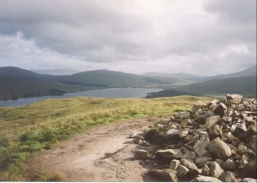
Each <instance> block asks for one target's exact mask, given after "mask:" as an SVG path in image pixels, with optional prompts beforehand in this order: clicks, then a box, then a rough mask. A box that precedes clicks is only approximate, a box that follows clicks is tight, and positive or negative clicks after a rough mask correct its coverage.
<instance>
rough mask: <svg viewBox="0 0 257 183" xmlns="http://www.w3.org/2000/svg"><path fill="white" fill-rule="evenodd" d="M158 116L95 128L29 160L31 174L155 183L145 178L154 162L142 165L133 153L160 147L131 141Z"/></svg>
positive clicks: (156, 166)
mask: <svg viewBox="0 0 257 183" xmlns="http://www.w3.org/2000/svg"><path fill="white" fill-rule="evenodd" d="M156 119H157V117H151V118H142V119H133V120H127V121H122V122H119V123H113V124H107V125H102V126H98V127H94V128H92V129H90V130H88V131H87V132H86V133H83V134H79V135H75V136H73V137H72V138H71V139H69V140H65V141H63V142H61V143H59V144H58V145H57V146H55V147H54V148H52V149H49V150H46V151H44V152H43V153H41V154H40V155H38V156H37V157H35V158H33V159H32V160H31V161H30V165H29V167H30V172H32V173H36V172H37V171H38V170H40V169H45V170H50V171H60V172H62V173H63V174H64V175H65V176H66V177H67V181H83V182H89V181H94V182H95V181H108V182H115V181H129V182H136V181H154V180H151V178H150V177H146V176H143V174H144V172H146V171H147V170H149V169H151V168H158V165H156V164H155V165H154V162H153V161H152V162H149V163H148V164H145V165H141V164H140V161H139V160H134V159H133V157H134V154H133V150H135V149H145V150H147V151H148V152H149V151H150V152H151V151H154V150H155V149H156V148H157V147H156V146H154V145H151V146H140V145H138V144H135V143H134V141H133V139H131V138H128V136H129V134H130V133H131V132H136V133H138V134H140V133H141V134H142V133H143V131H142V130H143V129H147V128H148V126H149V125H152V124H154V123H155V121H156Z"/></svg>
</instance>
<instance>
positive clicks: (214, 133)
mask: <svg viewBox="0 0 257 183" xmlns="http://www.w3.org/2000/svg"><path fill="white" fill-rule="evenodd" d="M208 132H209V135H210V137H221V136H222V127H220V126H219V125H213V126H211V127H210V128H209V130H208Z"/></svg>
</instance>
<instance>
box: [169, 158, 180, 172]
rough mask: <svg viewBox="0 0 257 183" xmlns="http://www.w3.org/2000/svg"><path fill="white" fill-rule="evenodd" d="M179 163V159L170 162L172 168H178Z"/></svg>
mask: <svg viewBox="0 0 257 183" xmlns="http://www.w3.org/2000/svg"><path fill="white" fill-rule="evenodd" d="M179 165H180V161H179V160H172V161H171V162H170V169H172V170H176V169H177V168H178V166H179Z"/></svg>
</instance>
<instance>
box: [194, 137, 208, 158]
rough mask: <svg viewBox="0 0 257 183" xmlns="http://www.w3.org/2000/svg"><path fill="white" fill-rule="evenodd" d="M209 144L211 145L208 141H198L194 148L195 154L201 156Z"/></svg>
mask: <svg viewBox="0 0 257 183" xmlns="http://www.w3.org/2000/svg"><path fill="white" fill-rule="evenodd" d="M208 143H209V142H208V141H200V140H198V141H196V143H195V145H194V147H193V149H194V152H195V153H196V154H197V155H199V152H200V151H202V150H203V149H205V148H206V147H207V145H208Z"/></svg>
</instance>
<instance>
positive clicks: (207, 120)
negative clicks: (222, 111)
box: [205, 116, 220, 129]
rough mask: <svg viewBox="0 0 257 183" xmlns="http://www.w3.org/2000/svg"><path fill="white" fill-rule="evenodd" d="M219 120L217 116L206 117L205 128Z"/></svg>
mask: <svg viewBox="0 0 257 183" xmlns="http://www.w3.org/2000/svg"><path fill="white" fill-rule="evenodd" d="M219 121H220V117H219V116H212V117H208V118H207V119H206V123H205V128H207V129H209V128H210V127H211V126H213V125H216V124H217V123H218V122H219Z"/></svg>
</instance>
